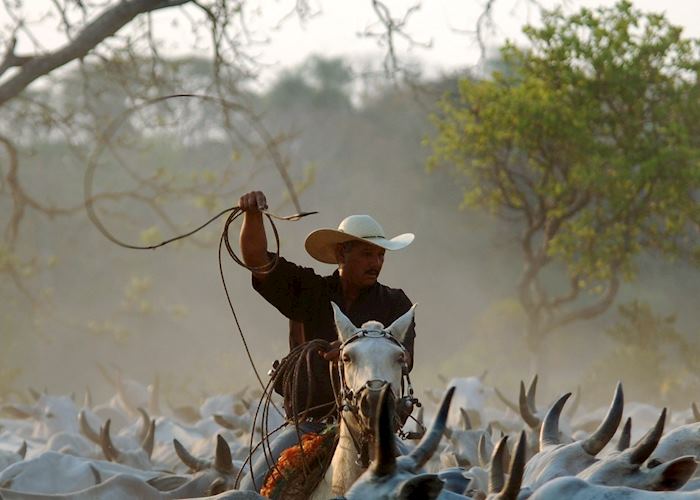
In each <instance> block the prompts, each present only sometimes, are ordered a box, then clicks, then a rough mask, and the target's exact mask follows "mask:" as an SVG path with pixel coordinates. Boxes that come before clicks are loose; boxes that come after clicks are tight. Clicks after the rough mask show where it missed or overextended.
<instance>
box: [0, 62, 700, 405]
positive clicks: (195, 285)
mask: <svg viewBox="0 0 700 500" xmlns="http://www.w3.org/2000/svg"><path fill="white" fill-rule="evenodd" d="M336 62H337V61H336ZM341 63H342V64H348V65H351V64H352V63H353V62H352V61H347V62H342V61H341V62H340V63H338V64H341ZM305 75H306V73H304V71H303V70H302V69H300V70H299V75H297V76H299V78H301V79H302V80H303V79H304V78H307V77H306V76H305ZM287 76H289V75H287ZM309 81H311V80H309ZM282 83H284V82H283V81H282V80H281V81H280V82H278V85H277V86H274V85H273V86H272V87H271V89H269V90H268V91H266V92H261V93H260V94H259V95H256V96H254V100H255V105H256V106H257V109H259V110H260V112H261V113H263V116H264V121H265V123H266V124H267V126H268V127H270V128H271V129H272V130H273V131H275V132H288V133H289V137H290V139H289V141H288V142H287V143H285V144H284V145H282V149H283V151H284V153H285V154H286V155H288V157H289V160H290V162H289V174H290V176H291V177H292V178H293V179H294V180H295V182H297V183H298V187H299V188H300V189H299V190H300V204H301V207H302V209H303V210H306V211H318V212H319V213H318V214H317V215H313V216H309V217H307V218H304V219H302V220H301V221H299V222H276V225H277V229H278V230H279V235H280V254H281V255H282V256H283V257H285V258H287V259H289V260H292V261H293V262H296V263H298V264H301V265H303V266H308V267H313V268H315V269H316V270H317V272H319V273H321V274H329V273H331V272H332V271H333V268H332V266H328V265H324V264H320V263H317V262H315V261H313V260H312V259H311V258H310V257H309V256H308V255H307V254H306V253H305V251H304V248H303V244H304V238H305V237H306V235H307V234H308V233H309V232H311V231H312V230H314V229H316V228H319V227H329V228H333V227H336V226H337V225H338V223H339V222H340V221H341V220H342V219H343V218H344V217H346V216H347V215H350V214H356V213H357V214H361V213H366V214H371V215H372V216H374V217H375V218H376V219H378V220H379V221H380V223H381V224H382V225H383V227H384V229H385V231H386V232H387V234H388V235H389V236H393V235H396V234H399V233H403V232H413V233H415V235H416V239H415V242H414V243H413V244H412V245H411V246H410V247H408V248H407V249H405V250H402V251H398V252H393V253H389V254H387V258H386V261H385V266H384V269H383V271H382V274H381V276H380V281H381V282H383V283H384V284H387V285H389V286H392V287H397V288H402V289H403V290H404V291H405V292H406V293H407V295H408V296H409V297H410V298H411V300H412V301H414V302H417V303H418V304H419V306H418V308H417V312H416V323H417V330H416V331H417V339H416V347H415V350H416V360H415V368H414V373H413V377H412V378H413V383H414V386H415V387H416V388H417V390H418V391H419V392H420V391H422V390H424V389H426V388H436V387H441V386H442V385H443V383H442V382H441V381H440V379H439V375H442V376H445V377H448V378H450V377H454V376H470V375H479V374H481V373H483V372H484V371H487V379H486V382H487V383H488V384H490V385H496V386H498V387H499V388H500V389H501V390H502V391H503V392H504V393H506V394H507V395H510V396H511V397H512V398H513V399H516V396H517V388H518V384H519V381H520V380H521V379H524V380H529V379H530V378H531V376H532V375H533V374H534V372H535V370H537V372H538V373H539V375H540V381H541V392H542V394H543V395H544V396H542V398H543V399H542V400H543V401H544V399H547V398H552V397H554V396H555V395H557V394H560V393H562V392H565V391H568V390H573V389H574V388H575V387H576V386H581V393H582V404H583V405H584V406H587V405H588V406H596V405H599V404H603V403H604V402H605V401H606V400H607V399H609V395H610V394H611V393H612V389H613V387H614V383H615V382H616V380H617V378H619V377H621V376H622V375H621V374H626V373H635V372H634V367H630V369H629V370H627V369H624V367H621V366H615V359H614V357H612V353H614V350H615V348H616V347H618V346H616V345H615V344H614V342H613V341H612V340H610V339H609V338H608V337H607V336H606V335H605V334H604V331H605V329H606V328H608V327H609V326H610V325H611V324H613V323H614V322H615V321H616V320H617V312H616V309H615V307H613V308H611V309H610V311H608V313H606V314H605V315H603V316H602V317H600V318H598V319H596V320H593V321H589V322H586V323H580V324H575V325H573V326H572V327H570V328H568V329H564V330H562V331H559V332H557V333H556V334H555V335H553V336H551V337H550V340H551V341H550V342H549V343H548V346H547V350H546V352H544V353H543V356H542V361H543V363H542V365H541V366H538V367H534V366H533V364H532V362H531V360H530V358H529V355H528V353H527V350H526V348H525V345H524V343H523V341H522V336H523V331H524V327H525V320H524V315H523V313H522V311H521V309H520V307H519V305H518V302H517V298H516V296H515V283H516V281H517V279H518V276H519V273H520V271H521V257H520V253H519V248H518V244H517V234H518V230H519V229H518V227H517V226H514V225H508V224H505V223H504V222H502V221H500V220H498V219H496V218H493V217H490V216H488V215H486V214H483V213H480V212H477V211H472V210H464V209H461V208H460V205H461V201H462V189H461V182H463V181H462V180H461V179H460V178H459V177H456V176H455V175H454V174H453V172H451V171H450V170H449V169H444V170H436V171H434V172H428V171H427V170H426V158H427V156H428V155H429V153H430V152H429V150H428V148H426V147H425V146H423V145H422V142H423V139H424V138H425V137H426V136H430V135H431V134H434V133H435V131H434V129H433V128H432V126H431V124H430V121H429V118H428V117H429V115H430V113H432V112H435V111H436V101H437V99H438V98H439V96H440V95H442V94H443V92H449V91H451V90H453V89H454V85H455V76H445V77H443V78H442V79H439V80H436V81H431V82H423V83H422V84H421V86H420V88H408V87H402V86H394V85H387V84H382V83H380V82H374V83H371V82H370V83H367V82H365V83H364V84H363V85H360V84H358V82H357V81H355V82H345V83H343V84H342V85H340V86H339V87H338V88H339V89H341V90H343V92H344V93H342V92H341V93H340V94H338V93H336V94H329V95H330V97H329V95H326V96H325V97H323V96H322V95H321V96H320V97H319V95H317V96H316V97H317V100H315V101H305V100H304V99H303V98H305V97H308V95H301V94H293V93H292V94H289V95H287V98H285V99H282V98H281V97H280V95H284V94H283V92H285V91H290V90H289V88H285V87H284V85H282ZM312 87H313V86H312ZM285 89H286V90H285ZM358 89H359V90H358ZM317 90H318V89H317ZM336 90H338V89H336ZM275 92H277V94H275ZM319 94H321V92H320V91H319ZM189 138H191V137H190V136H188V135H185V134H183V136H182V137H180V142H179V143H177V144H175V143H174V144H173V151H172V154H173V156H174V157H177V158H176V159H169V158H167V157H164V156H163V154H162V152H157V151H150V152H149V150H147V149H143V154H142V155H141V156H140V157H139V158H138V160H137V159H136V158H135V157H131V160H130V161H133V162H135V164H134V165H132V166H133V167H135V168H137V169H138V170H139V171H142V172H146V171H153V170H155V169H156V168H158V167H159V166H164V167H166V168H168V167H169V162H170V161H173V162H174V161H179V162H181V167H182V168H185V167H186V168H188V169H192V170H194V171H200V172H201V171H204V170H207V169H211V170H216V169H217V168H219V166H220V165H222V164H226V163H230V162H231V161H232V160H231V152H230V150H229V149H228V148H227V147H226V146H225V144H223V145H222V147H221V148H220V150H208V151H202V150H197V149H196V148H194V149H193V150H191V151H190V152H189V153H188V154H187V155H185V153H183V151H187V144H188V139H189ZM143 140H144V143H145V142H147V139H146V138H145V137H144V139H143ZM27 141H28V143H27V145H28V147H27V152H26V153H24V158H23V160H24V161H25V162H27V164H29V165H31V167H29V166H28V167H27V168H25V169H24V173H23V175H24V177H23V178H22V181H23V182H24V184H25V186H26V187H27V189H28V190H29V191H30V192H31V193H32V194H34V195H35V196H36V197H38V198H40V199H43V200H45V201H46V202H47V203H49V204H52V203H59V202H66V201H68V202H71V203H79V202H80V201H81V199H82V182H83V178H82V176H83V172H84V168H85V165H84V163H83V164H81V163H79V162H77V161H76V160H75V158H72V157H70V156H69V155H68V154H67V153H65V151H63V149H62V147H61V144H56V143H54V144H41V145H32V144H31V138H29V137H27ZM135 149H139V148H135ZM137 161H138V163H136V162H137ZM238 161H240V164H241V170H240V172H241V173H240V175H238V176H234V177H233V178H231V179H230V180H229V181H228V182H229V184H230V185H228V186H227V187H228V188H230V196H229V197H228V199H227V200H225V201H220V202H219V204H218V205H217V206H216V209H217V210H218V209H223V208H226V206H233V205H235V204H236V203H237V201H238V197H239V196H240V195H241V194H242V193H244V192H245V191H247V190H251V189H259V190H262V191H264V192H265V193H266V195H267V197H268V200H269V203H270V207H271V209H272V210H273V211H274V212H276V213H278V214H281V215H288V214H290V213H293V212H294V211H295V209H294V206H293V205H292V204H291V203H290V201H289V197H288V195H287V193H286V191H285V187H284V184H283V182H282V180H281V178H280V176H279V174H278V172H277V171H276V170H275V168H274V166H273V165H271V164H270V163H269V161H267V160H265V159H264V158H263V159H262V160H255V159H253V158H246V157H243V158H241V159H240V160H238ZM256 161H257V162H256ZM253 163H254V164H255V171H254V172H253V169H252V167H251V165H252V164H253ZM246 169H249V170H250V171H246ZM122 175H125V174H123V172H121V171H119V170H115V171H110V172H107V173H105V171H103V170H99V174H98V175H97V176H96V180H95V190H96V192H99V191H101V190H102V191H104V190H115V189H117V188H118V187H119V186H120V183H122V182H126V180H125V179H123V178H122V177H121V176H122ZM182 201H183V202H182V203H181V204H179V205H177V206H175V205H172V206H170V205H166V206H165V207H164V209H165V210H171V211H170V212H169V214H170V216H171V218H173V219H174V220H175V221H176V222H177V227H178V228H179V229H182V231H181V232H185V231H186V230H189V229H191V228H193V227H196V226H197V225H199V224H200V223H202V222H204V220H206V219H207V218H208V217H209V216H210V215H211V214H213V213H215V212H216V211H217V210H214V209H213V208H214V207H210V208H211V210H209V211H207V210H206V209H203V208H202V204H201V203H199V204H198V203H197V200H182ZM200 201H201V200H200ZM2 213H8V212H7V207H2V206H0V214H2ZM100 214H101V216H102V217H103V221H104V223H105V225H106V226H108V227H109V229H110V230H112V231H114V232H115V234H118V235H119V238H120V239H122V240H124V241H127V242H131V243H135V244H141V243H142V241H141V238H142V237H143V234H144V231H148V230H149V228H153V227H154V226H155V227H157V232H156V234H158V235H161V236H162V239H165V238H168V237H171V236H174V235H175V234H173V233H172V232H171V229H170V228H167V227H164V226H162V225H161V226H158V222H157V220H156V219H155V218H154V216H153V213H152V212H150V211H149V210H147V209H144V208H143V207H141V206H138V205H136V204H133V206H131V205H130V202H129V201H123V202H115V203H109V204H105V205H103V206H102V207H101V209H100ZM222 227H223V221H221V220H220V221H217V222H216V223H214V224H212V225H210V226H209V227H208V228H207V229H205V230H204V231H203V232H201V233H198V235H197V237H196V238H197V244H195V243H194V242H192V241H190V240H188V241H185V242H182V243H177V244H173V245H169V246H166V247H163V248H160V249H157V250H153V251H143V250H141V251H139V250H129V249H125V248H121V247H118V246H116V245H114V244H113V243H112V242H110V241H109V240H107V239H106V238H105V237H104V236H103V235H102V234H100V233H99V232H98V231H97V230H96V228H95V227H94V225H92V224H91V223H90V222H89V220H88V219H87V217H86V216H85V215H84V214H80V215H76V216H74V217H72V218H67V219H66V218H55V219H53V220H51V219H47V218H43V217H36V216H35V217H34V218H32V219H31V220H30V221H29V222H28V223H27V224H26V226H25V227H23V229H22V231H23V232H24V233H23V237H24V240H23V241H24V243H23V244H24V245H25V249H26V251H27V254H31V255H36V258H35V259H36V262H35V264H36V269H37V270H36V272H35V273H33V274H32V275H31V276H28V278H27V280H28V281H29V282H30V283H31V287H32V291H33V292H34V293H33V295H34V296H35V298H37V303H36V304H31V302H30V299H29V298H28V297H27V296H26V295H25V294H24V293H23V292H22V291H21V290H20V289H18V288H17V287H16V286H15V284H14V283H11V282H9V280H8V281H7V282H5V283H2V285H1V286H0V293H1V296H2V303H1V305H0V329H1V332H0V335H1V337H2V350H3V351H4V352H3V357H2V359H3V360H4V361H3V366H2V367H1V368H2V371H1V374H2V378H3V381H2V383H0V390H2V391H3V393H2V394H0V396H2V397H10V396H11V395H12V393H13V392H15V393H22V392H23V391H25V390H26V388H28V387H33V388H36V389H44V388H46V389H48V390H49V391H50V392H52V393H53V392H55V393H71V392H74V393H76V394H77V395H81V394H82V393H83V392H84V391H85V390H86V388H88V387H89V388H90V390H91V391H92V392H93V394H95V395H96V396H97V397H101V396H107V395H108V394H110V391H111V388H110V386H109V384H108V383H107V382H106V380H105V379H104V378H103V377H102V376H101V374H100V367H105V368H108V369H118V370H121V372H122V373H123V374H124V376H125V377H129V378H133V379H137V380H140V381H142V382H144V383H150V382H152V381H153V379H154V377H156V376H158V377H159V378H160V383H161V387H162V391H163V392H164V394H165V395H166V397H167V398H168V400H169V401H170V402H171V403H173V404H185V403H197V402H199V401H201V399H202V398H203V397H204V396H206V395H211V394H214V393H221V392H227V391H233V390H237V389H240V388H242V387H243V386H250V387H252V386H254V385H255V384H257V381H256V380H255V378H254V373H253V369H252V367H251V364H250V362H249V360H248V358H247V355H246V352H245V348H244V344H243V341H242V339H241V337H240V334H239V332H238V329H237V328H236V323H235V320H234V317H233V315H232V313H231V310H230V309H229V305H228V302H227V298H226V294H225V291H224V288H223V286H222V281H221V277H220V275H219V261H218V242H219V236H220V234H221V231H222ZM239 227H240V226H239V223H238V222H234V223H233V224H232V226H231V234H230V239H231V242H232V243H233V245H234V249H236V250H237V248H238V246H237V238H238V229H239ZM268 240H269V248H270V250H274V247H275V241H274V237H273V236H272V233H271V231H270V230H269V226H268ZM222 258H223V268H224V275H225V280H226V286H227V287H228V291H229V293H230V297H231V302H232V305H233V307H234V309H235V312H236V314H237V316H238V319H239V321H240V325H241V328H242V330H243V333H244V335H245V340H246V342H247V344H248V347H249V348H250V352H251V354H252V357H253V360H254V362H255V365H256V367H257V369H258V371H259V372H260V373H261V375H262V376H263V377H265V373H266V372H267V370H268V369H269V367H270V365H271V363H272V361H273V360H274V359H278V358H281V357H282V356H284V355H285V354H286V352H287V320H286V319H285V318H283V317H282V315H281V314H280V313H278V312H277V311H276V310H275V309H274V308H273V307H272V306H270V305H269V304H267V303H266V302H265V301H264V300H263V299H262V298H261V297H260V296H259V295H257V294H256V293H255V292H254V291H253V289H252V287H251V283H250V274H249V273H248V272H247V271H246V270H245V269H242V268H241V267H239V266H237V265H236V264H235V263H234V262H233V261H232V260H231V259H230V258H229V257H228V255H227V254H226V253H225V252H224V254H223V257H222ZM641 266H642V268H643V272H642V273H641V274H640V278H639V279H638V280H637V281H636V282H633V283H628V284H626V285H625V286H624V287H623V289H622V292H621V294H620V296H619V297H618V301H617V302H618V303H621V302H626V301H631V300H635V299H638V300H643V301H646V302H648V303H649V304H651V305H652V307H653V308H654V310H655V311H658V312H660V313H663V314H676V316H677V323H676V327H677V329H678V330H679V331H680V332H681V333H682V334H684V335H686V336H688V337H689V338H696V337H697V334H698V325H700V312H699V311H698V308H697V298H696V297H697V296H698V295H699V294H700V279H698V278H700V275H699V274H698V272H697V271H696V270H693V269H692V268H689V267H686V266H685V265H683V264H679V263H668V262H665V261H661V260H654V259H649V260H648V261H645V262H643V263H641ZM668 356H669V357H668V358H667V359H670V360H671V361H670V362H671V363H672V362H673V353H669V355H668ZM601 367H603V368H601ZM605 367H608V368H609V369H605ZM647 375H648V376H649V377H651V378H654V377H664V376H666V375H664V374H661V373H659V374H654V373H651V374H647ZM623 382H624V384H625V388H626V390H627V391H628V393H629V394H630V399H631V400H633V399H639V400H641V399H644V400H646V402H649V403H656V404H669V403H672V404H675V405H676V408H677V409H679V410H680V409H686V408H687V407H688V406H687V405H688V404H689V403H690V401H691V400H693V399H697V398H698V397H700V396H698V395H697V393H692V392H691V390H695V389H697V387H698V383H697V380H695V379H693V380H686V381H685V382H686V383H687V385H686V387H687V389H686V390H685V391H683V392H679V390H677V389H675V392H674V391H670V392H666V393H662V392H659V391H657V390H655V389H654V390H648V391H645V387H644V385H643V384H642V383H641V381H634V380H628V379H623ZM684 405H685V406H684Z"/></svg>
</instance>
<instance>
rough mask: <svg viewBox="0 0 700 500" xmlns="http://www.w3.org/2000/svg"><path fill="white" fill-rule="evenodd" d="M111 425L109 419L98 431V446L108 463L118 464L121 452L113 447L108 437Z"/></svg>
mask: <svg viewBox="0 0 700 500" xmlns="http://www.w3.org/2000/svg"><path fill="white" fill-rule="evenodd" d="M111 424H112V420H111V419H107V421H106V422H105V425H104V426H102V428H101V429H100V446H101V447H102V453H103V454H104V456H105V458H106V459H107V460H108V461H110V462H118V461H119V457H120V456H121V452H120V451H119V450H118V449H117V447H116V446H114V443H113V442H112V438H111V437H110V435H109V427H110V425H111Z"/></svg>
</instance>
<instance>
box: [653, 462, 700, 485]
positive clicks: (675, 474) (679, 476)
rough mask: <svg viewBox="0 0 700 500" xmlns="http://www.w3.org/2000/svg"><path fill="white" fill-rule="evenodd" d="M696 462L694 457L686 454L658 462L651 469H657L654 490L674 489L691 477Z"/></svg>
mask: <svg viewBox="0 0 700 500" xmlns="http://www.w3.org/2000/svg"><path fill="white" fill-rule="evenodd" d="M697 466H698V464H697V462H696V461H695V457H693V456H686V457H680V458H676V459H674V460H671V461H669V462H665V463H662V464H659V465H658V466H657V467H655V468H653V469H651V470H653V471H658V472H659V473H660V474H659V476H658V482H657V483H656V484H655V485H654V488H653V489H654V490H655V491H675V490H677V489H678V488H680V487H681V486H683V485H684V484H685V483H687V482H688V480H689V479H690V478H691V477H693V474H694V473H695V469H696V468H697Z"/></svg>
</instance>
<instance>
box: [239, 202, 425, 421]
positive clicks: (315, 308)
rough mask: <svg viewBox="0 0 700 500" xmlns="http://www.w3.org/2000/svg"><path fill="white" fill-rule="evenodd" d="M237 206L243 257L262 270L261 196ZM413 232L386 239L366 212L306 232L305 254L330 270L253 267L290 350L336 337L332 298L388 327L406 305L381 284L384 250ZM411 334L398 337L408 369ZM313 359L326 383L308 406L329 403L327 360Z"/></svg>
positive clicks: (352, 314)
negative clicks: (280, 318) (285, 328)
mask: <svg viewBox="0 0 700 500" xmlns="http://www.w3.org/2000/svg"><path fill="white" fill-rule="evenodd" d="M239 207H240V209H241V210H243V211H244V212H245V216H244V220H243V225H242V227H241V233H240V247H241V256H242V258H243V261H244V262H245V263H246V265H248V266H250V267H253V268H257V269H264V268H265V266H268V265H269V264H270V262H271V260H272V255H271V254H270V253H268V251H267V237H266V235H265V228H264V225H263V215H262V212H261V210H264V209H266V208H267V200H266V198H265V195H264V194H263V193H262V192H260V191H252V192H249V193H247V194H245V195H243V196H242V197H241V198H240V201H239ZM413 238H414V235H413V234H411V233H406V234H401V235H399V236H396V237H394V238H391V239H388V238H386V236H385V234H384V230H383V229H382V227H381V226H380V225H379V223H377V222H376V221H375V220H374V219H373V218H372V217H370V216H368V215H351V216H350V217H347V218H346V219H345V220H343V221H342V222H341V223H340V225H339V226H338V229H318V230H316V231H313V232H312V233H311V234H309V235H308V237H307V238H306V242H305V247H306V251H307V252H308V253H309V255H311V256H312V257H313V258H314V259H316V260H318V261H320V262H323V263H326V264H336V265H337V266H338V268H337V270H336V271H335V272H334V273H333V274H332V275H330V276H320V275H319V274H317V273H316V272H314V271H313V269H310V268H304V267H301V266H298V265H296V264H293V263H291V262H289V261H287V260H285V259H284V258H281V257H280V258H279V261H278V263H277V266H276V267H275V268H274V270H273V271H272V272H271V273H269V274H267V273H264V272H262V273H261V272H255V271H254V272H253V288H254V289H255V290H256V291H257V292H258V293H260V294H261V295H262V296H263V297H264V298H265V299H266V300H267V301H268V302H270V303H271V304H272V305H273V306H275V307H276V308H277V309H278V310H279V311H280V312H281V313H282V314H284V315H285V316H286V317H287V318H289V320H290V331H289V347H290V350H291V349H293V348H295V347H296V346H298V345H301V344H302V343H304V342H308V341H310V340H313V339H324V340H327V341H328V342H334V341H336V340H337V333H336V329H335V322H334V319H333V311H332V309H331V304H330V303H331V301H333V302H335V303H336V304H338V306H339V307H340V309H341V311H343V313H344V314H345V315H346V316H347V317H348V318H349V319H350V320H351V321H352V322H353V324H356V325H361V324H363V323H365V322H366V321H370V320H376V321H379V322H381V323H382V324H384V325H389V324H391V323H392V322H393V321H394V320H395V319H396V318H398V317H399V316H401V315H402V314H403V313H405V312H406V311H408V310H409V309H410V308H411V305H412V303H411V301H410V300H409V298H408V297H407V296H406V294H405V293H404V292H403V291H402V290H400V289H395V288H390V287H388V286H385V285H383V284H381V283H379V282H378V281H377V278H378V277H379V273H380V272H381V270H382V265H383V264H384V253H385V251H386V250H399V249H402V248H405V247H406V246H408V245H409V244H410V243H411V242H412V241H413ZM414 337H415V329H414V326H412V327H411V329H410V330H409V332H408V333H407V335H406V338H405V341H404V347H405V348H406V350H407V351H408V353H409V359H408V360H407V361H408V368H409V370H410V369H411V368H412V367H413V341H414ZM334 357H337V351H331V352H330V353H329V354H327V355H326V356H325V358H326V360H332V359H333V358H334ZM318 361H319V367H320V371H319V372H318V373H315V375H316V378H317V379H323V380H324V381H326V382H327V383H326V384H323V383H321V384H320V386H321V387H320V390H316V391H314V396H315V401H313V402H314V403H315V405H314V406H318V405H320V404H323V403H330V402H333V401H334V399H333V393H332V388H331V387H330V380H329V379H330V377H329V375H328V368H327V363H323V361H324V360H322V359H319V360H318ZM314 371H315V370H314ZM317 389H319V388H317ZM287 396H289V395H287ZM324 398H325V401H321V400H322V399H324ZM325 410H326V411H323V412H317V414H320V413H328V411H327V410H328V408H325Z"/></svg>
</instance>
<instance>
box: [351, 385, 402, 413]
mask: <svg viewBox="0 0 700 500" xmlns="http://www.w3.org/2000/svg"><path fill="white" fill-rule="evenodd" d="M387 385H389V382H387V381H385V380H370V381H368V382H367V383H366V384H365V385H364V386H362V388H361V389H360V391H359V393H358V395H357V396H358V407H359V409H360V415H361V416H362V418H363V419H365V421H367V422H372V421H373V418H374V416H375V415H377V412H378V410H379V396H380V395H381V393H382V389H383V388H384V387H386V386H387ZM386 397H389V398H391V403H392V404H393V400H394V393H393V391H391V390H389V391H387V394H386Z"/></svg>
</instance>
